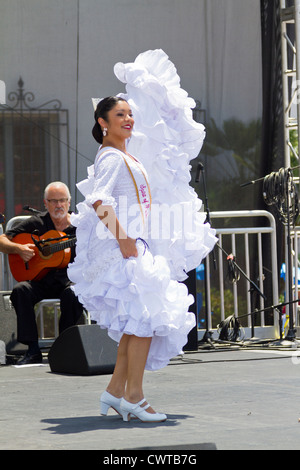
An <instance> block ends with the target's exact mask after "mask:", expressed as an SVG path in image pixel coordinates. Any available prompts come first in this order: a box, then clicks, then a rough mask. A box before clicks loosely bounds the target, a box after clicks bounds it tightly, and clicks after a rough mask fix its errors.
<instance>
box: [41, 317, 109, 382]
mask: <svg viewBox="0 0 300 470" xmlns="http://www.w3.org/2000/svg"><path fill="white" fill-rule="evenodd" d="M116 359H117V343H116V342H115V341H113V340H112V339H111V338H110V337H109V336H108V335H107V332H106V330H103V329H101V328H100V326H99V325H75V326H71V327H70V328H67V329H66V330H64V331H63V332H62V333H61V334H60V335H59V336H58V338H57V339H56V340H55V341H54V343H53V345H52V346H51V349H50V351H49V354H48V362H49V366H50V369H51V371H52V372H56V373H62V374H74V375H101V374H111V373H112V372H113V370H114V366H115V363H116Z"/></svg>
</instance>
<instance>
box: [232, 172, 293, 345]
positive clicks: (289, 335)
mask: <svg viewBox="0 0 300 470" xmlns="http://www.w3.org/2000/svg"><path fill="white" fill-rule="evenodd" d="M297 168H300V165H298V166H295V167H293V168H290V170H291V171H292V170H296V169H297ZM264 179H265V177H262V178H258V179H256V180H252V181H249V182H247V183H244V184H241V185H240V186H241V187H245V186H249V185H251V184H255V183H258V182H260V181H263V180H264ZM285 197H286V207H287V212H286V216H287V219H286V220H287V222H286V225H287V234H286V245H287V260H286V261H287V262H286V264H287V270H286V272H287V279H288V289H287V290H288V292H287V297H288V302H287V304H286V305H288V306H289V331H288V333H287V336H286V339H287V340H288V341H295V340H296V331H297V330H296V329H295V326H294V308H293V307H294V303H293V269H292V246H291V213H290V185H289V184H287V185H286V194H285Z"/></svg>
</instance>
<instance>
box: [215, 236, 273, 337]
mask: <svg viewBox="0 0 300 470" xmlns="http://www.w3.org/2000/svg"><path fill="white" fill-rule="evenodd" d="M217 246H218V248H219V249H220V250H221V251H223V253H224V254H225V255H226V256H227V258H228V256H229V255H228V253H226V251H225V250H224V248H222V247H221V246H220V245H219V244H218V243H217ZM232 263H233V264H234V266H235V267H236V268H237V269H238V270H239V272H240V273H241V274H242V275H243V276H244V278H245V279H246V280H247V281H248V282H249V284H250V286H251V287H250V289H249V292H250V294H251V310H252V306H253V294H254V292H257V293H258V294H259V295H260V296H261V297H262V298H263V299H264V300H267V297H266V296H265V294H264V293H263V292H262V291H261V290H260V289H259V287H258V286H257V285H256V284H255V282H253V281H252V280H251V279H250V278H249V277H248V276H247V274H246V273H245V272H244V271H243V270H242V268H241V267H240V266H239V265H238V264H237V263H236V261H235V258H234V257H233V259H232ZM256 313H258V311H257V310H254V312H252V313H251V314H250V316H251V335H252V338H253V337H254V320H255V315H256Z"/></svg>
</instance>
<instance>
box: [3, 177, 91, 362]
mask: <svg viewBox="0 0 300 470" xmlns="http://www.w3.org/2000/svg"><path fill="white" fill-rule="evenodd" d="M70 199H71V197H70V191H69V188H68V187H67V186H66V185H65V184H64V183H61V182H53V183H50V184H49V185H48V186H47V187H46V189H45V192H44V204H45V208H46V209H47V211H46V212H42V213H41V214H37V215H33V216H32V217H29V218H28V220H25V221H22V222H20V224H19V225H17V226H16V227H15V228H13V229H12V230H9V231H7V232H6V233H5V234H3V235H1V236H0V251H2V252H3V253H7V254H18V255H19V256H20V257H21V258H22V259H23V261H24V263H26V262H29V261H30V260H31V259H32V258H33V257H34V256H36V255H35V251H34V249H33V248H34V247H35V245H34V244H33V243H27V244H19V243H15V242H13V241H12V239H13V238H14V237H15V236H16V235H18V234H20V233H30V234H32V233H33V232H34V231H36V232H35V233H37V234H38V235H39V236H42V235H43V234H45V233H46V232H48V231H49V230H57V231H60V232H63V233H65V234H67V235H73V236H74V235H75V227H73V226H72V225H71V224H70V214H69V212H68V211H69V207H70ZM74 256H75V247H74V246H73V247H72V254H71V260H70V261H71V262H72V261H73V259H74ZM70 286H71V282H70V281H69V279H68V277H67V268H62V269H51V270H50V271H49V272H48V273H47V274H46V275H45V277H43V278H42V279H40V280H38V281H37V280H36V281H34V280H32V281H22V282H19V283H18V284H16V286H15V287H14V289H13V291H12V293H11V302H12V304H13V306H14V308H15V310H16V314H17V339H18V341H19V342H20V343H23V344H25V345H28V351H27V352H26V354H25V356H24V357H23V358H22V359H21V360H20V361H19V362H18V364H36V363H40V362H42V354H41V351H40V349H39V345H38V331H37V324H36V319H35V312H34V305H35V304H36V303H38V302H39V301H41V300H43V299H46V298H47V299H51V298H60V307H61V317H60V321H59V332H60V333H61V332H62V331H63V330H65V329H66V328H68V327H70V326H72V325H74V324H76V323H77V321H78V320H79V318H80V317H81V315H82V312H83V307H82V305H81V304H80V303H79V301H78V299H77V297H76V296H75V294H74V292H73V290H72V289H71V287H70Z"/></svg>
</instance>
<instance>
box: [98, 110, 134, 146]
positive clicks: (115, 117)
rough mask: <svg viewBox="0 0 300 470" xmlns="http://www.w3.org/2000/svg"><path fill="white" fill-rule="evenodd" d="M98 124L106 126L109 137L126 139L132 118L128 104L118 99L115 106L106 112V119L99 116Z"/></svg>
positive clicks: (130, 128) (128, 135) (130, 130)
mask: <svg viewBox="0 0 300 470" xmlns="http://www.w3.org/2000/svg"><path fill="white" fill-rule="evenodd" d="M98 121H99V124H100V126H101V127H102V129H103V128H104V127H106V128H107V135H108V137H109V139H113V138H117V139H128V138H129V137H130V136H131V133H132V128H133V125H134V119H133V116H132V111H131V108H130V106H129V104H128V103H127V102H126V101H118V103H117V104H116V106H115V107H114V108H112V109H111V110H110V111H109V112H108V113H107V121H105V120H104V119H102V118H99V120H98Z"/></svg>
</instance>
